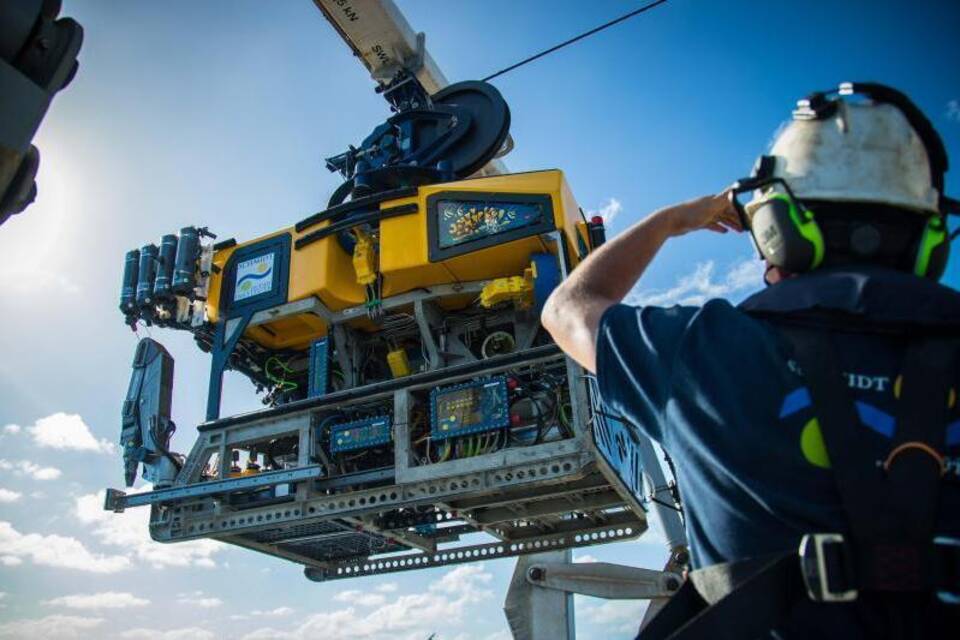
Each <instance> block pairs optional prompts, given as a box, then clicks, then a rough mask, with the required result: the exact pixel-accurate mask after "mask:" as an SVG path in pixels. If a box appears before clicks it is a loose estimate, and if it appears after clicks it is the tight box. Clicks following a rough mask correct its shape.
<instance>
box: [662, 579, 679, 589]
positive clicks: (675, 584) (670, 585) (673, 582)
mask: <svg viewBox="0 0 960 640" xmlns="http://www.w3.org/2000/svg"><path fill="white" fill-rule="evenodd" d="M664 586H665V587H666V588H667V591H676V590H677V589H679V588H680V581H679V580H677V579H676V578H667V582H666V584H665V585H664Z"/></svg>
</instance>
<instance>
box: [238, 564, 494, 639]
mask: <svg viewBox="0 0 960 640" xmlns="http://www.w3.org/2000/svg"><path fill="white" fill-rule="evenodd" d="M492 579H493V576H491V575H490V574H489V573H487V572H486V571H484V569H483V564H471V565H463V566H460V567H457V568H456V569H453V570H451V571H448V572H447V573H445V574H444V575H443V576H442V577H441V578H440V579H439V580H437V581H435V582H434V583H433V584H431V585H430V587H429V588H428V589H426V590H423V591H420V592H418V593H413V594H404V595H400V596H397V597H396V598H395V599H394V600H392V601H390V602H387V603H385V604H384V605H383V606H381V607H379V608H377V609H373V610H364V611H360V612H358V611H357V609H356V608H354V607H348V608H346V609H341V610H338V611H325V612H323V613H318V614H314V615H312V616H309V617H307V619H306V620H305V621H303V622H302V623H301V624H300V625H299V626H297V627H295V628H293V629H289V630H281V629H275V628H270V627H264V628H261V629H256V630H254V631H251V632H250V633H248V634H247V635H245V636H243V637H242V639H241V640H308V639H312V638H323V639H324V640H347V639H348V638H349V639H357V640H361V639H373V638H391V639H397V640H423V638H426V637H428V636H429V635H430V634H431V633H434V632H436V631H438V630H440V631H445V632H446V633H447V634H451V633H453V631H452V629H453V627H455V626H456V625H458V624H462V623H464V622H465V619H466V615H465V614H466V613H467V609H468V606H469V605H472V604H478V603H481V602H486V601H488V600H490V599H491V598H492V597H493V592H492V591H490V590H489V589H487V588H486V587H487V585H489V584H490V582H491V580H492ZM445 637H446V636H445Z"/></svg>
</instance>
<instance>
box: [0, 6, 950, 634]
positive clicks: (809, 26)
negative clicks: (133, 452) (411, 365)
mask: <svg viewBox="0 0 960 640" xmlns="http://www.w3.org/2000/svg"><path fill="white" fill-rule="evenodd" d="M64 4H65V10H64V13H65V14H66V15H71V16H73V17H75V18H76V19H78V20H79V21H80V22H81V23H82V24H83V26H84V29H85V31H86V41H85V44H84V48H83V51H82V53H81V69H80V73H79V75H78V76H77V79H76V81H75V82H74V84H73V85H72V86H71V87H70V88H69V89H68V90H67V91H66V92H64V93H63V94H61V95H60V96H58V97H57V99H56V101H55V102H54V105H53V108H52V109H51V111H50V114H49V115H48V117H47V119H46V121H45V122H44V125H43V127H42V129H41V131H40V133H39V135H38V137H37V144H38V146H39V147H40V149H41V153H42V156H43V160H42V166H41V173H40V196H39V198H38V201H37V203H36V204H35V205H34V206H33V207H32V208H31V209H29V210H28V211H27V212H26V213H25V214H24V215H22V216H18V217H16V218H14V219H12V220H11V221H9V222H8V223H7V224H5V225H4V226H3V227H2V228H0V256H3V261H2V263H0V291H3V295H2V296H0V317H2V318H3V331H2V332H0V354H3V357H2V359H0V438H2V439H0V592H3V594H4V595H3V596H2V597H0V637H25V636H30V635H31V634H35V633H39V632H38V631H37V630H39V629H42V630H43V633H45V634H46V636H43V637H55V638H86V637H98V638H101V637H117V638H140V637H143V638H167V639H168V640H172V639H175V638H201V639H202V638H219V637H223V636H225V635H230V636H231V637H238V638H243V637H245V634H250V635H249V637H250V638H251V639H253V638H274V637H276V638H306V637H316V636H317V635H319V634H320V633H321V631H326V632H327V633H328V637H332V638H335V637H339V636H337V635H335V634H336V633H344V632H346V631H347V630H349V631H350V634H351V637H361V638H366V637H369V638H375V637H382V636H383V635H387V636H388V637H401V638H403V637H407V636H408V635H409V637H412V638H425V637H426V636H427V635H428V634H429V633H431V632H433V631H437V632H439V635H438V638H441V639H444V640H446V639H450V638H461V639H463V640H466V639H468V638H469V639H479V640H489V639H494V638H496V639H502V638H504V637H505V635H504V634H505V624H504V621H503V617H502V614H501V611H500V607H501V606H502V598H503V594H504V593H505V588H506V584H507V581H508V579H509V575H510V572H511V570H512V562H511V561H509V560H504V561H497V562H486V563H484V564H483V565H476V566H471V567H469V568H461V569H458V570H457V573H453V574H451V573H450V570H443V569H435V570H429V571H423V572H416V573H403V574H397V575H396V576H385V577H381V578H362V579H357V580H353V581H344V582H335V583H329V584H323V585H316V584H313V583H309V582H307V581H305V580H304V578H303V577H302V574H301V572H300V570H299V569H298V568H297V567H295V566H293V565H287V564H284V563H281V562H279V561H275V560H273V559H270V558H266V557H259V556H255V555H253V554H252V553H250V552H246V551H240V550H233V549H229V548H223V547H220V546H217V545H213V544H202V543H201V544H197V543H190V544H188V545H179V546H159V545H154V544H152V543H149V542H148V540H147V538H146V527H145V524H144V521H143V517H144V516H145V512H137V511H131V512H130V513H128V514H126V515H124V516H122V517H112V516H109V515H108V514H105V513H101V512H100V511H99V506H100V505H99V503H98V500H99V496H98V495H97V492H98V491H100V490H102V489H103V488H104V487H106V486H114V487H117V486H120V484H121V482H122V479H121V469H120V465H119V461H118V459H117V457H116V454H115V452H113V451H111V448H110V446H109V443H112V442H113V441H114V440H115V438H116V436H117V434H118V431H119V429H118V427H119V411H120V409H119V407H120V402H121V400H122V397H123V394H124V391H125V389H126V384H127V379H128V374H129V363H130V357H131V355H132V352H133V348H134V345H135V341H136V337H135V336H134V335H132V334H131V333H130V332H129V330H128V329H127V328H126V327H124V325H123V323H122V320H121V317H120V315H119V312H118V311H117V310H116V304H117V293H118V285H119V278H120V268H121V266H122V259H123V254H124V252H125V251H126V250H127V249H128V248H131V247H135V246H138V245H140V244H143V243H144V242H148V241H157V240H158V239H159V237H160V236H161V235H162V234H164V233H170V232H172V231H175V230H177V229H179V228H180V227H181V226H185V225H188V224H205V225H209V226H210V228H211V229H212V230H214V231H216V232H218V233H220V234H222V236H223V237H229V236H236V237H238V238H240V239H247V238H252V237H254V236H256V235H258V234H261V233H264V232H268V231H272V230H274V229H276V228H278V227H280V226H283V225H286V224H289V223H291V222H293V221H296V220H298V219H300V218H303V217H304V216H305V214H308V213H310V212H313V211H316V210H317V209H319V208H320V207H321V205H322V203H323V202H325V201H326V198H327V196H328V195H329V194H330V192H331V191H332V190H333V189H334V188H335V187H336V185H337V180H336V179H335V178H334V177H333V176H332V175H330V174H329V173H328V172H327V171H326V170H325V169H324V167H323V163H322V159H323V158H324V157H326V156H328V155H332V154H334V153H337V152H340V151H342V150H344V149H345V148H346V147H347V145H348V144H351V143H354V144H355V143H357V142H359V141H360V140H361V139H362V138H363V137H364V136H365V135H366V134H367V133H368V132H369V131H370V130H371V129H372V127H373V126H374V125H375V124H377V123H378V122H380V121H381V119H382V118H383V117H384V116H385V115H386V109H385V106H384V105H385V103H384V102H383V101H382V99H381V98H379V97H378V96H376V95H374V94H373V92H372V90H371V89H372V84H371V82H370V80H369V79H368V78H367V77H366V75H365V73H364V72H363V70H362V68H361V67H360V65H359V64H358V63H357V62H356V61H355V60H353V59H352V56H351V55H350V53H349V51H348V50H347V48H346V47H345V46H344V45H343V44H342V43H341V42H340V40H339V39H338V38H337V37H336V36H335V34H334V32H333V30H332V29H331V28H330V26H329V25H328V24H327V23H326V22H325V21H324V19H323V18H322V16H321V15H320V13H319V12H318V11H317V10H316V9H315V8H314V6H313V4H312V3H311V2H310V1H309V0H287V1H286V2H274V3H262V2H254V1H252V0H249V1H235V2H215V1H208V2H188V1H186V0H181V1H170V2H165V3H162V4H161V3H147V2H124V3H119V2H114V3H106V2H96V1H94V0H86V1H82V0H67V1H66V2H65V3H64ZM398 4H399V5H400V7H401V9H402V10H403V12H404V13H405V14H406V16H407V18H408V20H409V21H410V23H411V24H412V25H413V27H414V29H416V30H422V31H425V32H426V33H427V46H428V48H429V50H430V51H431V53H432V55H433V56H434V58H435V59H436V60H437V61H438V63H439V64H440V66H441V67H442V68H443V70H444V71H445V73H446V74H447V76H448V77H449V78H450V79H451V80H465V79H475V78H478V77H483V76H485V75H487V74H488V73H490V72H492V71H494V70H496V69H499V68H501V67H503V66H506V65H508V64H510V63H513V62H515V61H516V60H518V59H520V58H522V57H524V56H526V55H529V54H530V53H533V52H535V51H538V50H540V49H542V48H544V47H545V46H548V45H550V44H553V43H555V42H557V41H560V40H562V39H565V38H567V37H569V36H571V35H573V34H575V33H578V32H580V31H582V30H584V29H586V28H589V27H592V26H594V25H596V24H599V23H601V22H604V21H606V20H608V19H610V18H612V17H615V16H617V15H619V14H621V13H623V12H624V11H626V10H629V9H632V8H634V7H635V6H637V5H638V3H634V2H603V1H597V2H591V3H583V2H546V1H543V2H533V1H530V2H508V1H506V0H484V1H482V2H481V1H476V2H466V1H464V2H456V3H454V2H439V1H432V0H406V1H404V0H399V2H398ZM958 19H960V7H957V6H956V5H954V4H953V3H941V2H932V1H931V2H915V3H909V5H908V4H907V3H899V2H892V1H884V2H845V3H831V2H825V1H824V2H807V3H772V2H767V3H762V2H749V3H748V2H723V3H708V2H694V1H693V0H671V1H670V2H668V3H667V4H666V5H665V6H663V7H660V8H658V9H656V10H654V11H651V12H650V13H648V14H646V15H644V16H642V17H640V18H638V19H635V20H632V21H629V22H627V23H626V24H623V25H620V26H618V27H615V28H614V29H611V30H609V31H607V32H605V33H604V34H602V35H600V36H598V37H596V38H594V39H590V40H587V41H585V42H582V43H580V44H578V45H576V46H574V47H572V48H570V49H567V50H563V51H560V52H558V53H556V54H554V55H552V56H550V57H548V58H546V59H543V60H540V61H538V62H536V63H534V64H532V65H529V66H527V67H524V68H521V69H518V70H516V71H514V72H512V73H511V74H509V75H507V76H504V77H502V78H499V79H497V80H496V81H495V83H496V85H497V86H498V87H499V88H500V90H501V91H502V92H503V94H504V96H505V97H506V99H507V100H508V102H509V103H510V106H511V110H512V115H513V124H512V133H513V137H514V140H515V141H516V145H517V146H516V149H515V150H514V152H513V153H512V154H511V155H510V156H509V157H508V158H507V159H506V162H507V164H508V166H509V167H510V169H511V170H515V171H523V170H531V169H540V168H550V167H558V168H561V169H563V170H564V171H565V172H566V173H567V176H568V180H569V181H570V183H571V185H572V187H573V190H574V193H575V194H576V196H577V198H578V200H579V201H580V204H581V205H582V206H583V208H584V209H587V210H596V211H600V210H604V211H606V212H607V213H615V216H614V218H613V220H612V223H611V230H612V232H613V233H616V232H618V231H621V230H622V229H624V228H625V227H626V226H628V225H629V224H631V223H633V222H635V221H637V220H639V219H641V218H642V217H643V216H644V215H646V214H647V213H648V212H650V211H652V210H654V209H656V208H658V207H661V206H664V205H667V204H670V203H673V202H676V201H678V200H684V199H688V198H692V197H695V196H698V195H702V194H704V193H709V192H714V191H717V190H719V189H721V188H723V187H724V186H725V185H727V184H729V183H730V182H732V181H733V180H734V179H736V178H738V177H741V176H742V175H744V174H746V173H747V172H748V171H749V169H750V166H751V165H752V163H753V160H754V158H755V157H756V156H757V155H758V154H759V153H761V152H762V151H763V150H764V148H765V146H766V144H767V143H768V141H769V140H770V137H771V134H772V132H773V131H774V130H775V129H776V128H777V126H778V124H779V123H780V122H781V121H782V120H784V119H785V118H786V117H787V116H788V114H789V111H790V109H791V108H792V105H793V103H794V101H795V100H796V98H798V97H800V96H802V95H804V94H805V93H807V92H808V91H810V90H812V89H822V88H829V87H832V86H834V85H836V84H837V83H838V82H840V81H842V80H850V79H854V80H876V81H881V82H886V83H889V84H892V85H893V86H896V87H898V88H900V89H902V90H904V91H905V92H907V93H908V94H909V95H910V96H911V97H913V98H914V100H915V101H916V102H917V103H918V104H919V105H920V106H921V108H923V109H924V110H925V111H926V113H927V114H928V115H929V117H930V118H931V120H932V121H933V123H934V125H935V126H936V127H937V128H938V129H939V131H940V133H941V135H942V136H943V138H944V141H945V143H946V146H947V149H948V151H949V152H952V153H953V155H954V156H957V154H958V153H960V102H958V101H960V85H958V83H957V79H956V74H955V72H953V70H954V69H956V68H957V66H958V62H960V46H958V45H957V44H956V39H955V38H954V35H955V34H954V33H953V31H954V25H956V24H958ZM957 158H960V156H957ZM957 158H955V161H956V162H957V163H960V159H957ZM947 186H948V192H949V193H952V194H953V195H954V196H956V195H960V168H958V169H956V170H954V171H953V172H952V173H951V174H949V175H948V176H947ZM958 253H960V252H958ZM751 258H752V250H751V247H750V243H749V241H748V240H747V238H745V237H733V236H725V237H719V236H713V235H708V234H693V235H691V236H688V237H684V238H682V239H678V240H676V241H673V242H671V243H669V244H668V245H667V247H666V248H665V249H664V251H663V253H662V254H661V255H660V256H659V257H658V259H657V261H656V262H655V263H654V265H653V266H652V267H651V269H650V271H649V272H648V274H647V275H646V276H645V277H644V279H643V281H642V282H641V283H639V285H638V288H637V291H636V294H635V298H636V299H639V300H645V301H647V302H651V301H653V302H657V303H667V302H671V301H678V300H685V301H693V302H696V301H698V300H701V299H703V298H705V297H708V296H718V295H725V296H729V297H732V298H740V297H742V296H744V295H746V294H747V293H749V292H750V291H751V290H753V289H755V288H756V287H757V286H758V279H757V269H756V263H755V262H754V261H752V259H751ZM958 264H960V259H958V258H957V257H955V258H954V259H953V260H952V261H951V263H950V265H949V267H948V275H947V278H946V280H947V282H948V283H949V284H950V285H951V286H954V287H957V286H958V285H960V267H958ZM153 335H154V337H158V338H159V339H160V340H161V341H162V342H163V343H164V344H165V345H166V346H167V347H168V348H169V349H170V351H171V352H172V353H173V355H174V356H175V357H176V359H177V379H176V389H175V397H174V413H175V418H176V420H177V422H178V424H179V425H180V430H179V432H178V434H177V437H176V439H175V445H176V446H175V448H177V449H179V450H186V449H188V448H189V446H190V445H191V444H192V428H191V425H194V424H196V423H197V422H199V420H200V418H201V416H202V412H203V404H204V397H203V395H204V390H205V378H206V371H207V366H208V363H207V359H206V357H205V356H203V355H202V354H200V353H199V352H198V351H197V350H196V349H195V347H194V346H193V344H192V341H191V340H190V339H189V338H188V337H187V336H186V335H180V334H176V333H174V332H162V331H154V332H153ZM256 406H257V405H256V400H255V399H254V398H252V395H251V394H250V393H249V386H248V384H247V383H246V382H245V381H243V380H241V379H238V378H235V377H229V376H228V380H227V387H226V398H225V406H224V408H225V412H230V411H239V410H243V409H249V408H255V407H256ZM4 425H14V426H15V427H16V428H14V427H9V428H5V427H4ZM63 434H70V439H69V440H66V441H65V440H64V439H63V438H60V437H58V436H61V435H63ZM578 555H580V556H584V555H589V556H590V557H593V558H597V559H601V560H611V561H619V562H630V563H634V564H637V565H643V566H650V567H654V566H658V565H659V564H660V563H661V562H662V561H663V559H664V551H663V549H662V546H661V545H660V543H659V542H658V540H657V539H656V535H655V534H652V535H650V536H646V537H645V538H644V539H641V541H639V542H631V543H621V544H617V545H608V546H605V547H596V548H590V549H587V550H583V551H581V552H578ZM354 591H355V592H356V593H354ZM104 594H107V595H104ZM639 606H640V605H639V604H638V603H629V602H626V603H602V602H600V601H594V600H589V599H578V609H577V620H578V628H579V631H580V637H581V638H609V637H612V638H617V637H624V638H625V637H629V630H630V629H631V628H632V627H633V626H634V624H635V622H636V621H637V620H638V613H637V611H638V607H639ZM391 625H392V626H391ZM225 630H229V633H227V631H225ZM257 630H261V631H259V632H257ZM384 630H389V633H388V634H386V633H385V631H384ZM254 632H257V633H254Z"/></svg>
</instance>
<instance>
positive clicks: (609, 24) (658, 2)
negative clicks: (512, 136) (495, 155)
mask: <svg viewBox="0 0 960 640" xmlns="http://www.w3.org/2000/svg"><path fill="white" fill-rule="evenodd" d="M666 1H667V0H654V1H653V2H651V3H649V4H645V5H643V6H642V7H640V8H639V9H635V10H633V11H631V12H630V13H626V14H624V15H622V16H620V17H619V18H616V19H614V20H611V21H610V22H607V23H604V24H602V25H600V26H599V27H594V28H593V29H590V30H589V31H585V32H583V33H581V34H580V35H578V36H574V37H573V38H570V39H569V40H566V41H564V42H561V43H560V44H558V45H554V46H552V47H550V48H549V49H545V50H543V51H541V52H540V53H537V54H534V55H532V56H530V57H529V58H526V59H524V60H521V61H520V62H518V63H516V64H512V65H510V66H509V67H505V68H503V69H501V70H500V71H497V72H496V73H494V74H491V75H489V76H487V77H486V78H483V82H490V81H491V80H493V79H494V78H496V77H497V76H502V75H503V74H505V73H507V72H509V71H513V70H514V69H516V68H517V67H522V66H523V65H525V64H527V63H528V62H533V61H534V60H537V59H539V58H542V57H544V56H546V55H549V54H551V53H553V52H554V51H557V50H558V49H563V48H564V47H566V46H567V45H571V44H573V43H574V42H578V41H580V40H583V39H584V38H588V37H590V36H592V35H593V34H595V33H599V32H601V31H603V30H604V29H607V28H609V27H612V26H613V25H615V24H619V23H621V22H623V21H624V20H629V19H630V18H632V17H634V16H638V15H640V14H641V13H644V12H645V11H648V10H650V9H653V8H654V7H656V6H658V5H661V4H663V3H664V2H666Z"/></svg>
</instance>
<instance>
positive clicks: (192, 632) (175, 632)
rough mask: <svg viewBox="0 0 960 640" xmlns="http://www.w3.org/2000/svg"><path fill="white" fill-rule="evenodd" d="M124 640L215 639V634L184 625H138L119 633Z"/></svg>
mask: <svg viewBox="0 0 960 640" xmlns="http://www.w3.org/2000/svg"><path fill="white" fill-rule="evenodd" d="M120 637H121V638H124V639H126V640H216V637H217V636H216V635H215V634H214V633H213V632H212V631H209V630H207V629H203V628H201V627H184V628H182V629H169V630H167V631H160V630H159V629H145V628H143V627H138V628H136V629H130V630H128V631H124V632H123V633H121V634H120Z"/></svg>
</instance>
